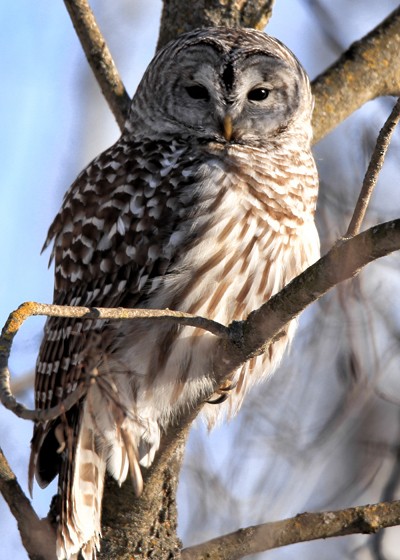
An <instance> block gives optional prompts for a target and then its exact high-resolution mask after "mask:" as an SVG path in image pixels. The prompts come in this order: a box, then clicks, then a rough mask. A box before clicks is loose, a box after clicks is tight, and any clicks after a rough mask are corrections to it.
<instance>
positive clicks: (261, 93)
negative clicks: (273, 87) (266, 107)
mask: <svg viewBox="0 0 400 560" xmlns="http://www.w3.org/2000/svg"><path fill="white" fill-rule="evenodd" d="M269 92H270V90H269V89H267V88H263V87H261V88H254V89H252V90H251V91H249V93H248V94H247V99H248V100H249V101H264V99H267V97H268V95H269Z"/></svg>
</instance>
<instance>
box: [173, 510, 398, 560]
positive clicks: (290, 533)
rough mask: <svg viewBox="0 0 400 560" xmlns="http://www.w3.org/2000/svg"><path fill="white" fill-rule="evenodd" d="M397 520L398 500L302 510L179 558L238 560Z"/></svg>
mask: <svg viewBox="0 0 400 560" xmlns="http://www.w3.org/2000/svg"><path fill="white" fill-rule="evenodd" d="M399 524H400V501H396V502H383V503H379V504H374V505H367V506H358V507H355V508H348V509H343V510H339V511H326V512H323V513H301V514H299V515H296V517H292V518H290V519H284V520H283V521H276V522H273V523H264V524H262V525H256V526H252V527H247V528H246V529H239V530H238V531H235V532H234V533H230V534H228V535H224V536H222V537H218V538H216V539H213V540H211V541H208V542H205V543H202V544H199V545H197V546H192V547H190V548H186V549H184V550H182V553H181V558H182V560H207V559H210V558H212V559H213V560H239V559H240V558H243V557H244V556H248V555H249V554H257V553H258V552H264V551H266V550H271V549H273V548H279V547H282V546H287V545H289V544H294V543H299V542H305V541H312V540H316V539H326V538H330V537H340V536H345V535H352V534H354V533H364V534H369V533H376V531H379V530H380V529H384V528H386V527H393V526H394V525H399Z"/></svg>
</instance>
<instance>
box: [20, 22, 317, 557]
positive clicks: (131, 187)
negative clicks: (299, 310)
mask: <svg viewBox="0 0 400 560" xmlns="http://www.w3.org/2000/svg"><path fill="white" fill-rule="evenodd" d="M312 107H313V101H312V95H311V92H310V86H309V81H308V78H307V76H306V74H305V72H304V70H303V69H302V67H301V66H300V64H299V62H298V61H297V59H296V58H295V57H294V55H293V54H292V53H291V52H290V51H289V50H288V49H287V48H286V47H285V46H283V45H282V44H281V43H280V42H279V41H277V40H276V39H273V38H271V37H269V36H267V35H265V34H264V33H262V32H258V31H254V30H251V29H228V28H210V29H202V30H196V31H192V32H189V33H187V34H185V35H182V36H181V37H179V38H178V39H177V40H175V41H173V42H171V43H169V44H168V45H167V46H166V47H165V48H164V49H163V50H161V51H160V52H159V53H158V54H157V55H156V56H155V58H154V59H153V60H152V62H151V63H150V65H149V67H148V69H147V70H146V72H145V74H144V77H143V79H142V80H141V83H140V85H139V87H138V89H137V92H136V94H135V96H134V98H133V100H132V106H131V111H130V116H129V118H128V120H127V122H126V126H125V129H124V131H123V133H122V136H121V137H120V139H119V140H118V141H117V142H116V143H115V144H114V145H113V146H112V147H111V148H109V149H108V150H106V151H105V152H103V153H102V154H100V155H99V156H98V157H97V158H96V159H95V160H94V161H93V162H92V163H90V165H89V166H88V167H87V168H86V169H85V170H84V171H83V172H82V173H81V174H80V175H79V176H78V178H77V179H76V181H75V182H74V183H73V185H72V186H71V188H70V189H69V191H68V192H67V193H66V195H65V198H64V202H63V205H62V208H61V210H60V212H59V213H58V215H57V216H56V218H55V220H54V222H53V224H52V225H51V227H50V231H49V234H48V238H47V241H46V243H45V247H47V246H48V245H49V244H50V243H51V241H53V242H54V244H53V251H52V256H51V258H52V259H54V262H55V289H54V302H55V303H56V304H60V305H72V306H76V305H82V306H89V307H91V306H96V307H128V308H129V307H130V308H132V307H138V308H150V309H151V308H156V309H163V308H170V309H174V310H183V311H186V312H190V313H194V314H198V315H203V316H207V317H210V318H212V319H215V320H217V321H220V322H222V323H225V324H228V323H229V322H230V321H232V320H234V319H235V320H240V319H244V318H246V316H247V314H248V313H249V312H250V311H251V310H253V309H255V308H257V307H258V306H260V305H261V304H262V303H263V302H265V301H266V300H268V298H270V297H271V295H273V294H275V293H276V292H277V291H279V290H280V289H281V288H282V287H283V286H284V285H285V284H286V283H287V282H289V281H290V280H291V279H292V278H293V277H294V276H296V275H297V274H299V273H300V272H301V271H303V270H304V269H305V268H306V267H307V266H308V265H310V264H311V263H312V262H313V261H315V260H316V259H317V258H318V253H319V241H318V235H317V231H316V228H315V224H314V211H315V204H316V196H317V187H318V179H317V173H316V169H315V164H314V160H313V157H312V155H311V152H310V139H311V122H310V121H311V113H312ZM294 329H295V324H294V322H293V323H292V324H291V325H290V327H289V328H288V330H287V333H286V336H285V337H283V338H281V339H279V341H277V342H275V343H274V344H273V345H272V346H271V347H270V348H269V349H268V351H267V352H266V353H265V354H263V355H261V356H258V357H256V358H253V359H252V360H251V361H250V362H248V363H246V364H245V365H244V366H243V367H241V368H240V369H239V370H238V371H236V372H234V373H233V374H232V379H231V382H230V387H231V391H229V392H225V393H226V394H225V397H227V398H226V400H225V402H221V401H223V400H224V399H223V398H218V396H217V398H214V399H212V400H211V403H210V404H206V405H205V407H204V411H203V413H204V415H205V417H206V419H207V420H208V422H209V423H210V424H211V425H212V424H213V423H215V421H216V420H217V418H218V417H220V416H221V415H222V416H223V415H230V414H233V413H235V412H236V411H237V410H238V408H239V407H240V405H241V403H242V400H243V397H244V395H245V393H246V392H247V391H248V389H249V388H250V387H251V386H252V385H253V384H254V383H256V382H258V381H260V380H261V379H263V378H265V377H266V376H268V375H269V374H270V373H271V372H272V371H273V370H274V369H275V368H276V366H277V364H278V363H279V360H280V359H281V357H282V354H283V352H284V349H285V347H286V346H287V344H288V341H289V340H290V338H291V337H292V335H293V331H294ZM215 354H216V338H215V337H214V336H213V335H211V334H209V333H206V332H202V331H199V330H197V329H193V328H191V327H183V326H177V325H175V324H174V325H173V324H167V323H162V324H161V323H158V322H155V323H154V322H151V321H143V320H141V321H126V322H120V323H118V322H117V323H116V322H107V321H101V320H86V321H83V320H78V319H62V318H50V319H48V321H47V323H46V326H45V334H44V339H43V342H42V345H41V348H40V355H39V359H38V364H37V373H36V382H35V390H36V394H35V395H36V397H35V398H36V406H37V408H39V409H46V408H49V407H51V406H54V405H55V404H57V403H59V402H60V401H62V399H64V398H65V397H66V396H67V395H68V394H69V393H70V392H71V391H73V390H74V389H75V388H76V387H77V385H78V384H79V383H80V382H81V381H82V380H84V379H85V376H87V374H88V371H89V370H90V371H96V372H97V377H96V383H94V384H91V385H90V388H89V389H88V390H87V392H86V394H85V396H84V398H82V399H81V401H80V402H79V403H78V404H76V405H75V406H74V407H73V408H72V409H71V410H70V411H69V412H68V413H67V414H66V415H64V417H63V419H62V420H61V419H57V420H55V421H51V422H50V421H49V422H44V423H40V424H37V425H36V426H35V429H34V436H33V440H32V454H31V464H30V480H31V484H32V477H33V475H35V476H36V479H37V481H38V483H39V485H40V486H42V487H44V486H46V485H47V484H48V483H49V482H50V481H51V480H52V479H53V478H54V477H55V476H56V475H59V493H60V498H59V500H60V509H59V526H58V534H57V556H58V558H59V559H63V558H71V557H73V555H74V554H76V553H77V552H78V551H79V550H81V552H82V554H83V557H84V558H85V559H86V560H91V559H92V558H95V556H96V550H97V549H98V548H99V539H100V513H101V502H102V493H103V484H104V477H105V472H106V469H107V470H108V471H109V473H110V474H111V475H112V476H114V477H115V478H116V480H117V481H118V482H119V483H121V482H122V481H124V480H125V478H126V476H127V474H128V472H130V473H131V475H132V477H133V479H134V485H135V489H136V492H137V494H140V492H141V489H142V484H143V483H142V476H141V468H142V467H148V466H149V465H150V464H151V462H152V460H153V458H154V455H155V453H156V451H157V448H158V446H159V441H160V430H161V429H166V428H167V427H168V424H169V422H170V421H171V419H172V418H173V417H174V415H176V413H177V411H179V409H180V408H181V407H183V406H188V405H190V403H191V402H193V401H195V400H196V399H198V398H200V397H201V396H202V395H203V396H204V398H206V396H209V395H210V393H211V392H212V387H213V379H212V372H213V360H214V358H215ZM90 371H89V373H90ZM212 402H214V404H212ZM216 403H217V404H216Z"/></svg>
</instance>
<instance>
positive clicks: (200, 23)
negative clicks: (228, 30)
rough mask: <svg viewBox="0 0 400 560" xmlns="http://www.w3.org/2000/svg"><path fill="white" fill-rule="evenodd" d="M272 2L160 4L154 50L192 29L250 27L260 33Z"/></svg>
mask: <svg viewBox="0 0 400 560" xmlns="http://www.w3.org/2000/svg"><path fill="white" fill-rule="evenodd" d="M273 4H274V0H194V1H193V2H182V0H164V5H163V12H162V17H161V29H160V35H159V39H158V45H157V50H158V49H160V48H161V47H163V46H164V45H165V44H166V43H168V41H171V40H172V39H175V38H176V37H177V36H178V35H180V34H181V33H185V32H186V31H191V30H192V29H195V28H196V27H213V26H219V25H225V26H227V27H254V28H255V29H264V27H265V26H266V25H267V23H268V20H269V18H270V17H271V14H272V6H273Z"/></svg>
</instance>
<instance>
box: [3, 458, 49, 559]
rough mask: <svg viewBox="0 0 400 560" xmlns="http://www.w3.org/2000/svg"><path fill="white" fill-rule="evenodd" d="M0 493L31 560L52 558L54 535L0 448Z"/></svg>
mask: <svg viewBox="0 0 400 560" xmlns="http://www.w3.org/2000/svg"><path fill="white" fill-rule="evenodd" d="M0 493H1V494H2V495H3V497H4V499H5V501H6V502H7V504H8V507H9V508H10V510H11V513H12V514H13V515H14V517H15V519H16V520H17V523H18V530H19V532H20V535H21V539H22V543H23V545H24V547H25V549H26V551H27V552H28V554H29V558H31V560H54V558H55V536H54V531H53V530H52V528H51V526H50V524H49V523H48V521H47V520H46V519H39V518H38V516H37V515H36V513H35V511H34V510H33V508H32V506H31V503H30V501H29V500H28V498H27V497H26V496H25V494H24V492H23V491H22V488H21V487H20V485H19V484H18V481H17V479H16V476H15V474H14V473H13V472H12V470H11V467H10V465H9V464H8V462H7V460H6V458H5V457H4V455H3V452H2V450H1V449H0Z"/></svg>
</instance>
